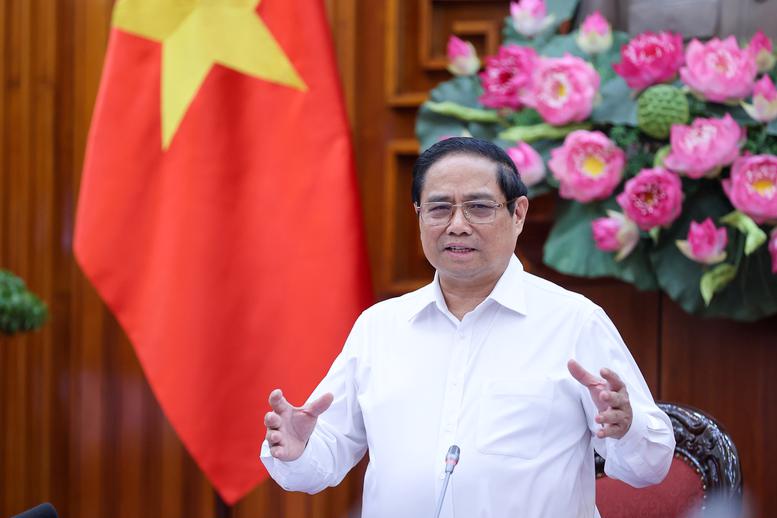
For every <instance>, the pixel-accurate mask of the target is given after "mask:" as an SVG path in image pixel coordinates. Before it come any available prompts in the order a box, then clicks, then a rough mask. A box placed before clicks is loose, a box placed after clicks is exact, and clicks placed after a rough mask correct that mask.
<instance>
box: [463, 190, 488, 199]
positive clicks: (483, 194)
mask: <svg viewBox="0 0 777 518" xmlns="http://www.w3.org/2000/svg"><path fill="white" fill-rule="evenodd" d="M464 200H465V201H469V200H495V198H494V193H492V192H491V191H476V192H471V193H468V194H465V195H464Z"/></svg>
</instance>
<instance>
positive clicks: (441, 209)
mask: <svg viewBox="0 0 777 518" xmlns="http://www.w3.org/2000/svg"><path fill="white" fill-rule="evenodd" d="M450 210H451V208H450V207H449V206H447V205H437V206H433V207H428V208H427V212H429V213H431V214H444V213H446V212H449V211H450Z"/></svg>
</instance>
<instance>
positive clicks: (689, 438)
mask: <svg viewBox="0 0 777 518" xmlns="http://www.w3.org/2000/svg"><path fill="white" fill-rule="evenodd" d="M658 406H659V407H660V408H661V410H663V411H664V412H666V414H667V415H668V416H669V419H671V421H672V426H673V427H674V435H675V440H676V442H677V445H676V446H675V455H674V459H673V460H672V466H671V468H670V469H669V474H668V475H667V476H666V478H665V479H664V481H663V482H661V483H660V484H657V485H655V486H650V487H646V488H642V489H636V488H633V487H631V486H629V485H628V484H625V483H624V482H621V481H620V480H615V479H611V478H609V477H607V476H606V475H605V474H604V459H602V458H601V457H599V456H598V455H597V456H596V478H597V480H596V506H597V508H598V509H599V513H600V514H601V515H602V518H653V517H655V518H659V517H660V518H673V517H677V518H682V517H685V516H688V515H689V513H691V512H693V511H694V510H698V509H703V508H704V504H705V500H706V499H707V497H708V496H713V495H714V496H715V497H717V498H727V499H733V500H734V501H735V503H736V504H737V505H738V504H739V502H740V501H741V498H742V471H741V468H740V465H739V455H738V454H737V450H736V447H735V446H734V443H733V442H732V441H731V437H729V435H728V434H727V433H726V432H725V431H724V430H723V429H722V428H721V426H720V425H719V424H718V423H717V422H715V420H714V419H713V418H712V417H710V416H708V415H707V414H705V413H704V412H702V411H701V410H697V409H695V408H692V407H689V406H686V405H679V404H675V403H662V402H659V403H658Z"/></svg>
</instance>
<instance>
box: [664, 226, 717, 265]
mask: <svg viewBox="0 0 777 518" xmlns="http://www.w3.org/2000/svg"><path fill="white" fill-rule="evenodd" d="M676 244H677V248H679V249H680V251H681V252H682V253H683V255H684V256H685V257H687V258H688V259H690V260H691V261H696V262H697V263H702V264H715V263H719V262H721V261H723V260H724V259H725V258H726V244H728V233H726V229H725V228H723V227H721V228H718V227H716V226H715V224H714V223H713V222H712V219H710V218H707V219H705V220H704V221H702V222H701V223H696V222H695V221H692V222H691V228H690V230H688V239H686V240H679V239H678V240H677V241H676Z"/></svg>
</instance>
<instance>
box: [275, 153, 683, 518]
mask: <svg viewBox="0 0 777 518" xmlns="http://www.w3.org/2000/svg"><path fill="white" fill-rule="evenodd" d="M413 202H414V204H415V207H416V211H417V212H418V215H419V227H420V231H421V242H422V245H423V250H424V254H425V255H426V258H427V259H428V260H429V262H430V263H431V264H432V265H433V266H434V267H435V268H436V270H437V273H436V274H435V278H434V281H433V282H432V283H431V284H429V285H428V286H426V287H424V288H421V289H420V290H418V291H415V292H413V293H409V294H406V295H404V296H401V297H398V298H395V299H391V300H387V301H384V302H381V303H378V304H376V305H375V306H373V307H372V308H370V309H368V310H367V311H365V312H364V313H363V314H362V315H361V317H359V319H358V321H357V322H356V324H355V325H354V327H353V330H352V331H351V334H350V336H349V338H348V340H347V342H346V344H345V347H344V348H343V351H342V353H341V354H340V355H339V356H338V358H337V359H336V360H335V362H334V364H333V365H332V368H331V370H330V371H329V373H328V374H327V376H326V377H325V378H324V380H323V381H322V382H321V384H320V385H319V387H318V388H317V389H316V390H315V392H314V394H313V395H312V396H311V398H310V400H309V402H308V403H307V404H306V405H305V406H304V407H300V408H296V407H293V406H291V404H289V403H288V402H287V401H286V400H285V399H284V398H283V395H282V393H281V391H280V390H275V391H273V392H272V394H270V405H271V407H272V411H270V412H268V413H267V415H266V416H265V420H264V421H265V425H266V426H267V435H266V439H267V440H266V441H265V444H264V445H263V448H262V461H263V462H264V463H265V466H266V467H267V469H268V470H269V472H270V474H271V475H272V477H273V478H274V479H275V480H276V481H277V482H278V483H279V484H280V485H281V486H282V487H284V488H285V489H289V490H301V491H307V492H309V493H314V492H317V491H320V490H322V489H324V488H325V487H327V486H333V485H336V484H338V483H339V482H340V481H341V480H342V479H343V477H344V476H345V474H346V473H347V472H348V470H350V469H351V467H352V466H353V465H354V464H356V463H357V462H358V461H359V459H361V458H362V456H363V455H364V453H365V452H366V451H367V450H369V458H370V462H369V466H368V467H367V473H366V476H365V481H364V496H363V514H362V516H363V517H364V518H382V517H386V518H388V517H392V518H396V517H425V516H429V517H431V516H433V514H434V511H435V504H436V499H437V496H438V494H439V493H440V491H441V488H442V478H443V472H444V462H443V459H444V457H445V454H446V452H447V450H448V448H449V447H450V446H451V445H453V444H456V445H458V446H460V448H461V460H460V462H459V464H458V467H457V468H456V472H455V474H454V475H453V477H452V478H451V481H450V486H449V488H448V493H447V496H446V498H445V501H444V506H443V510H442V515H441V516H445V517H454V516H455V517H466V518H475V517H479V518H480V517H489V518H502V517H504V518H507V517H517V516H520V517H522V518H533V517H535V518H539V517H553V518H555V517H559V518H561V517H594V516H598V513H597V512H596V509H595V505H594V456H593V449H594V448H595V449H596V450H597V451H598V452H599V453H600V454H601V455H602V456H603V457H605V458H606V459H607V462H606V468H605V470H606V471H607V473H608V474H609V475H610V476H613V477H617V478H619V479H621V480H624V481H626V482H628V483H630V484H632V485H634V486H644V485H647V484H652V483H656V482H658V481H660V480H662V479H663V477H664V476H665V474H666V472H667V471H668V469H669V464H670V462H671V459H672V454H673V451H674V436H673V433H672V428H671V426H670V422H669V419H668V418H667V417H666V415H665V414H664V413H663V412H661V411H660V410H659V409H658V408H657V407H656V406H655V404H654V402H653V399H652V397H651V396H650V392H649V390H648V388H647V386H646V384H645V381H644V379H643V378H642V375H641V374H640V372H639V369H638V368H637V366H636V364H635V363H634V360H633V359H632V357H631V355H630V354H629V352H628V350H627V349H626V346H625V345H624V344H623V341H622V340H621V338H620V336H619V335H618V333H617V331H616V330H615V328H614V326H613V325H612V323H611V322H610V321H609V319H608V318H607V317H606V316H605V314H604V312H603V311H602V310H601V309H600V308H599V307H598V306H596V305H594V304H593V303H592V302H590V301H589V300H587V299H585V298H584V297H582V296H580V295H577V294H575V293H571V292H568V291H566V290H564V289H562V288H560V287H558V286H556V285H554V284H552V283H550V282H547V281H545V280H542V279H540V278H538V277H535V276H533V275H530V274H528V273H526V272H524V271H523V269H522V266H521V263H520V262H519V261H518V259H517V258H516V257H515V256H514V250H515V245H516V241H517V239H518V236H519V235H520V233H521V230H522V228H523V224H524V221H525V218H526V212H527V210H528V205H529V202H528V200H527V198H526V187H525V186H524V185H523V183H522V182H521V180H520V177H519V176H518V173H517V171H516V169H515V165H514V164H513V162H512V161H511V160H510V158H509V157H508V156H507V154H506V153H505V152H504V151H503V150H502V149H500V148H499V147H498V146H495V145H494V144H492V143H490V142H487V141H482V140H477V139H472V138H450V139H447V140H444V141H441V142H439V143H437V144H435V145H434V146H432V147H431V148H429V149H428V150H427V151H425V152H424V153H423V154H422V155H421V156H420V157H419V159H418V161H417V162H416V164H415V167H414V170H413ZM610 369H612V370H610ZM591 372H599V373H600V374H601V376H602V378H599V377H597V376H595V375H593V374H591ZM616 373H617V374H616Z"/></svg>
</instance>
